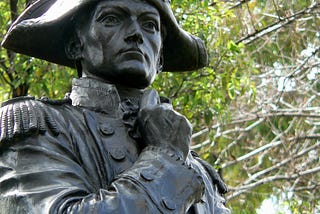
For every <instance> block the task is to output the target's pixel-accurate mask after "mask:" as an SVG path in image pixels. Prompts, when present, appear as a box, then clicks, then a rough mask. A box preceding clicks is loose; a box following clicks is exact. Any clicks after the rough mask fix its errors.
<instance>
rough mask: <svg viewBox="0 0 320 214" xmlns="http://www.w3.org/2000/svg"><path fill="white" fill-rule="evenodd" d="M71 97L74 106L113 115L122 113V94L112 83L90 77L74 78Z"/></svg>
mask: <svg viewBox="0 0 320 214" xmlns="http://www.w3.org/2000/svg"><path fill="white" fill-rule="evenodd" d="M70 98H71V100H72V105H73V106H81V107H84V108H88V109H90V110H94V111H97V112H103V113H106V114H109V115H110V116H112V117H117V116H121V115H122V111H121V100H120V96H119V94H118V91H117V89H116V87H115V86H114V85H112V84H108V83H105V82H101V81H99V80H96V79H90V78H80V79H73V81H72V92H71V94H70Z"/></svg>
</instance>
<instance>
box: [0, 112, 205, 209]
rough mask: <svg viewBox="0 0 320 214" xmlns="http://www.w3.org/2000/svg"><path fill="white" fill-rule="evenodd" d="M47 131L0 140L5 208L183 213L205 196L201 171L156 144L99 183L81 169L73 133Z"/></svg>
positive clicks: (1, 204) (94, 174)
mask: <svg viewBox="0 0 320 214" xmlns="http://www.w3.org/2000/svg"><path fill="white" fill-rule="evenodd" d="M11 108H12V109H14V107H11ZM8 111H9V110H8ZM8 111H7V112H8ZM24 120H25V119H24ZM11 122H13V123H14V121H11ZM47 122H48V120H45V121H44V122H43V124H42V125H45V126H48V123H47ZM2 128H3V127H2ZM55 128H56V129H57V128H59V125H57V127H55ZM12 130H13V129H12ZM43 130H46V131H42V132H41V133H40V132H34V133H35V134H29V136H28V134H24V137H23V138H21V136H20V137H19V136H18V134H16V137H12V138H11V137H9V138H6V141H5V143H4V144H3V145H1V148H0V193H1V195H0V207H1V211H2V212H3V213H8V214H10V213H12V214H13V213H132V214H135V213H185V212H186V211H187V210H188V209H189V208H190V207H191V206H192V204H193V203H195V202H198V201H199V200H200V198H201V196H202V195H203V192H204V183H203V180H202V178H201V176H199V174H198V173H197V171H196V170H194V169H193V168H192V167H191V165H187V164H186V163H185V162H184V161H182V160H181V159H179V158H178V157H176V156H175V155H174V154H171V153H170V151H167V150H164V149H160V148H156V147H147V148H145V149H144V150H143V151H142V153H141V154H140V156H139V158H138V160H137V161H136V162H135V164H134V165H133V166H132V167H131V168H129V169H128V170H127V171H125V172H124V173H122V174H120V175H119V176H118V177H117V178H116V179H115V180H114V181H113V182H112V183H111V184H110V185H108V186H102V187H100V188H97V185H95V182H96V181H97V180H98V179H99V173H101V172H99V171H98V170H96V171H92V172H91V171H87V170H86V169H85V168H83V165H82V163H81V160H80V159H79V158H78V157H77V154H76V153H75V152H74V149H73V145H72V144H70V136H68V134H67V133H65V132H63V131H62V132H61V133H60V134H57V133H56V132H54V131H53V130H52V128H48V127H45V128H44V129H43ZM3 131H6V133H7V134H10V133H11V131H9V132H7V131H8V130H7V128H6V127H5V128H3V129H2V130H1V132H3ZM24 131H25V133H29V132H27V130H24ZM16 133H18V132H16ZM12 136H14V135H12ZM93 177H95V179H92V178H93Z"/></svg>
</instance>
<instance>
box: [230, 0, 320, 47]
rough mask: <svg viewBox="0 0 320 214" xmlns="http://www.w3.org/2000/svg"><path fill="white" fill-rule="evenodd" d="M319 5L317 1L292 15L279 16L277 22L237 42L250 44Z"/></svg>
mask: <svg viewBox="0 0 320 214" xmlns="http://www.w3.org/2000/svg"><path fill="white" fill-rule="evenodd" d="M318 7H320V3H319V2H317V1H315V2H314V3H313V4H312V5H310V6H309V7H307V8H305V9H303V10H301V11H299V12H297V13H295V14H293V15H291V16H288V17H284V18H280V17H279V21H278V22H275V23H273V24H271V25H269V26H267V27H265V28H263V29H261V30H258V31H256V32H254V33H252V34H249V35H247V36H245V37H243V38H241V39H239V40H238V41H236V44H239V43H241V42H242V43H244V44H246V45H247V44H249V43H251V42H253V41H255V40H257V39H259V38H261V37H263V36H265V35H267V34H269V33H271V32H274V31H277V30H278V29H280V28H283V27H285V26H286V25H288V24H290V23H292V22H294V21H295V20H297V19H298V18H300V17H301V16H303V15H305V14H308V13H310V12H312V11H313V10H315V9H316V8H318Z"/></svg>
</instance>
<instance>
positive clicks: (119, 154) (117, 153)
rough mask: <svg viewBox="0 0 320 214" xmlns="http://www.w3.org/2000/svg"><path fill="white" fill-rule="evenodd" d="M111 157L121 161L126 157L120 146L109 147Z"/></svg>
mask: <svg viewBox="0 0 320 214" xmlns="http://www.w3.org/2000/svg"><path fill="white" fill-rule="evenodd" d="M109 153H110V155H111V157H112V158H113V159H115V160H116V161H121V160H123V159H124V158H125V157H126V153H125V152H124V151H123V150H122V149H121V148H118V147H116V148H111V149H110V151H109Z"/></svg>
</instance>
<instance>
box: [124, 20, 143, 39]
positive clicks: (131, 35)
mask: <svg viewBox="0 0 320 214" xmlns="http://www.w3.org/2000/svg"><path fill="white" fill-rule="evenodd" d="M124 41H125V42H127V43H131V42H136V43H138V44H142V43H143V36H142V32H141V28H140V26H139V24H138V23H137V21H132V23H131V24H130V26H129V28H128V29H127V35H126V36H125V38H124Z"/></svg>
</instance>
